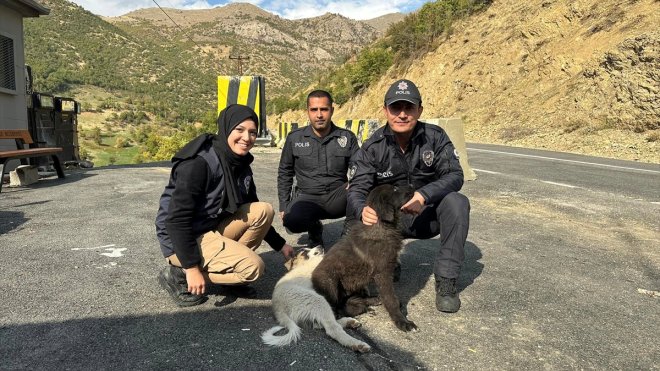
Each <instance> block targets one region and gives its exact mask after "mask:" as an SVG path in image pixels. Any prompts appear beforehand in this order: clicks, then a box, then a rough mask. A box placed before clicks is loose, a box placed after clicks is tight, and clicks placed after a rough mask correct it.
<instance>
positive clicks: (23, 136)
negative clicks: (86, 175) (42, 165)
mask: <svg viewBox="0 0 660 371" xmlns="http://www.w3.org/2000/svg"><path fill="white" fill-rule="evenodd" d="M0 139H14V140H16V149H15V150H0V192H2V179H3V178H4V176H5V164H6V163H7V161H9V160H11V159H26V158H31V157H41V156H50V157H51V158H52V159H53V166H54V167H55V171H57V177H58V178H64V171H62V165H61V164H60V159H59V157H57V154H58V153H60V152H62V151H63V149H62V148H60V147H49V148H25V145H26V144H27V145H29V144H33V143H34V141H33V140H32V136H31V135H30V132H29V131H27V130H23V129H8V130H0ZM21 163H23V164H25V160H21Z"/></svg>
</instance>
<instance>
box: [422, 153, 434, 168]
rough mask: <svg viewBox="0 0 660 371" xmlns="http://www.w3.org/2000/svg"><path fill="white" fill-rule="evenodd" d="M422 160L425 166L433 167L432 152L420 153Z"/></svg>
mask: <svg viewBox="0 0 660 371" xmlns="http://www.w3.org/2000/svg"><path fill="white" fill-rule="evenodd" d="M422 160H424V163H425V164H426V166H431V165H433V151H424V153H422Z"/></svg>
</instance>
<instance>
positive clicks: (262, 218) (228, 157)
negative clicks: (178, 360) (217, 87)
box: [156, 104, 293, 306]
mask: <svg viewBox="0 0 660 371" xmlns="http://www.w3.org/2000/svg"><path fill="white" fill-rule="evenodd" d="M258 122H259V119H258V117H257V115H256V113H255V112H254V111H253V110H252V109H251V108H249V107H247V106H243V105H237V104H234V105H230V106H228V107H227V108H225V109H224V110H222V111H221V112H220V115H219V116H218V134H217V135H212V134H203V135H200V136H199V137H197V138H195V139H193V140H192V141H191V142H190V143H188V144H186V145H185V146H184V147H183V148H182V149H181V150H180V151H179V152H177V154H176V155H175V156H174V157H173V158H172V163H173V165H172V172H171V175H170V180H169V183H168V185H167V186H166V187H165V191H164V192H163V195H162V196H161V198H160V207H159V209H158V215H157V216H156V234H157V236H158V240H159V242H160V247H161V251H162V253H163V255H164V256H165V258H166V259H167V262H168V263H169V266H168V267H166V268H165V269H163V270H162V271H161V272H160V274H159V276H158V281H159V282H160V284H161V286H163V288H165V290H167V291H168V292H169V294H170V295H171V296H172V298H173V299H174V301H175V302H176V304H177V305H179V306H192V305H197V304H200V303H202V302H203V301H204V294H205V293H206V292H207V285H208V283H212V284H220V285H228V286H245V285H248V284H250V283H252V282H254V281H256V280H257V279H259V277H260V276H262V275H263V273H264V269H265V266H264V262H263V260H262V259H261V258H260V257H259V255H258V254H257V253H256V252H255V251H254V250H256V249H257V247H259V245H260V244H261V241H263V240H265V241H266V242H268V244H269V245H270V246H271V247H272V248H273V249H274V250H276V251H280V252H282V254H283V255H284V256H285V258H289V257H291V256H292V255H293V248H292V247H291V246H290V245H288V244H286V241H285V240H284V238H282V237H281V236H280V235H279V234H278V233H277V232H276V231H275V229H274V228H273V227H272V226H271V223H272V221H273V216H274V214H275V212H274V210H273V207H272V205H271V204H269V203H266V202H259V200H258V198H257V192H256V187H255V185H254V182H253V178H252V169H251V168H250V164H251V163H252V161H253V160H254V157H253V156H252V154H250V149H252V147H253V146H254V143H255V141H256V138H257V125H258Z"/></svg>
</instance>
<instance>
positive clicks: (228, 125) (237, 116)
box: [213, 104, 259, 214]
mask: <svg viewBox="0 0 660 371" xmlns="http://www.w3.org/2000/svg"><path fill="white" fill-rule="evenodd" d="M247 119H252V121H254V123H255V124H257V127H259V118H258V117H257V114H256V113H255V112H254V111H253V110H252V108H250V107H248V106H243V105H240V104H232V105H229V106H227V108H225V109H223V110H222V111H220V115H218V135H216V136H215V138H213V149H214V150H215V152H216V153H217V155H218V158H219V159H220V165H221V166H222V172H223V173H224V179H225V192H224V195H223V196H222V208H223V210H224V211H227V212H229V213H231V214H233V213H235V212H236V210H238V205H240V204H241V203H242V202H241V196H240V192H239V191H238V175H239V174H240V172H241V171H242V170H244V169H245V168H246V167H248V166H250V164H251V163H252V161H253V160H254V157H253V156H252V154H250V153H248V154H246V155H245V156H239V155H237V154H235V153H234V152H233V151H232V150H231V148H229V144H228V142H227V138H228V137H229V133H231V132H232V130H234V128H236V126H238V124H240V123H241V122H243V121H245V120H247Z"/></svg>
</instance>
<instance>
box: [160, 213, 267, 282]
mask: <svg viewBox="0 0 660 371" xmlns="http://www.w3.org/2000/svg"><path fill="white" fill-rule="evenodd" d="M274 216H275V211H274V210H273V206H272V205H271V204H269V203H266V202H253V203H249V204H244V205H241V206H240V207H239V209H238V210H237V211H236V213H234V215H232V216H231V217H228V218H227V219H225V220H224V221H222V222H221V223H220V225H219V226H218V229H217V230H216V231H211V232H207V233H205V234H204V235H202V236H201V237H199V238H198V239H197V243H198V244H199V248H200V254H201V256H202V264H201V265H202V270H203V271H204V272H206V273H208V281H210V282H212V283H215V284H221V285H245V284H248V283H250V282H254V281H256V280H257V279H259V277H261V276H262V275H263V273H264V270H265V264H264V261H263V260H262V259H261V258H260V257H259V255H258V254H257V253H256V252H254V250H256V249H257V247H259V245H261V241H263V239H264V236H265V235H266V232H268V229H269V228H270V226H271V224H272V222H273V217H274ZM167 261H168V262H169V263H170V264H172V265H175V266H177V267H180V266H181V263H180V262H179V259H178V258H177V257H176V255H172V256H170V257H168V258H167Z"/></svg>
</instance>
